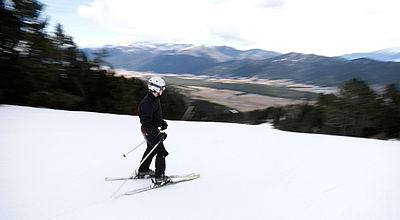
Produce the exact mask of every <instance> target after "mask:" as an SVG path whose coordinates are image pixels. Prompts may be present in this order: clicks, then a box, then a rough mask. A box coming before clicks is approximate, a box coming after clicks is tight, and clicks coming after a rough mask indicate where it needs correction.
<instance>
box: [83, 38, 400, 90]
mask: <svg viewBox="0 0 400 220" xmlns="http://www.w3.org/2000/svg"><path fill="white" fill-rule="evenodd" d="M100 49H102V50H104V51H106V52H107V54H108V56H106V57H104V60H105V61H107V62H108V63H110V64H111V65H112V66H113V67H114V68H122V69H127V70H132V71H141V72H155V73H175V74H188V73H189V74H200V75H204V74H207V75H213V76H221V77H227V76H228V77H258V78H261V79H289V80H293V81H295V82H300V83H311V84H316V85H321V86H327V85H328V86H337V85H339V84H341V83H343V82H344V81H346V80H348V79H351V78H360V79H361V80H364V81H366V82H367V83H368V84H372V85H387V84H390V83H395V84H397V85H400V76H399V75H398V72H399V71H400V62H383V61H375V60H371V59H366V58H362V59H354V60H349V59H345V58H346V57H326V56H319V55H315V54H302V53H288V54H279V53H276V52H272V51H265V50H259V49H253V50H247V51H241V50H237V49H235V48H232V47H227V46H204V45H201V46H198V45H192V44H155V43H148V42H138V43H133V44H130V45H128V46H111V45H110V46H105V47H103V48H100ZM97 50H99V48H95V49H94V48H87V49H84V51H85V52H86V53H87V54H88V55H89V57H90V54H91V53H92V52H94V51H97ZM395 51H396V50H395V49H392V50H385V51H381V52H380V54H384V53H385V54H389V53H392V54H394V52H395ZM393 56H394V55H393ZM399 58H400V55H399Z"/></svg>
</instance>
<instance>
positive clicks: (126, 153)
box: [123, 140, 146, 157]
mask: <svg viewBox="0 0 400 220" xmlns="http://www.w3.org/2000/svg"><path fill="white" fill-rule="evenodd" d="M144 142H146V140H144V141H143V142H142V143H140V144H139V145H138V146H136V147H135V148H133V149H132V150H130V151H129V152H128V153H126V154H124V155H123V156H124V157H126V155H128V154H130V153H132V152H133V151H134V150H136V149H137V148H138V147H140V145H142V144H143V143H144Z"/></svg>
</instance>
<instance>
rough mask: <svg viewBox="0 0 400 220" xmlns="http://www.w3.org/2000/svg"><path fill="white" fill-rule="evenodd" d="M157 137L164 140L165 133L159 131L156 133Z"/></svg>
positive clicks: (165, 137)
mask: <svg viewBox="0 0 400 220" xmlns="http://www.w3.org/2000/svg"><path fill="white" fill-rule="evenodd" d="M158 138H159V139H160V140H162V141H165V139H167V134H166V133H164V132H160V134H159V135H158Z"/></svg>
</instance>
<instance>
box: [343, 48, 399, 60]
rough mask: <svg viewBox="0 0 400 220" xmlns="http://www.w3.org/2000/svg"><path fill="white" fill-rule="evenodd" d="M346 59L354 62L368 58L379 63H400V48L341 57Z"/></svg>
mask: <svg viewBox="0 0 400 220" xmlns="http://www.w3.org/2000/svg"><path fill="white" fill-rule="evenodd" d="M340 57H342V58H345V59H349V60H354V59H359V58H368V59H373V60H378V61H394V62H400V46H397V47H390V48H386V49H383V50H378V51H374V52H370V53H352V54H345V55H342V56H340Z"/></svg>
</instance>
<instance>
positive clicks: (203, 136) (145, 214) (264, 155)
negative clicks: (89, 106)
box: [0, 105, 400, 220]
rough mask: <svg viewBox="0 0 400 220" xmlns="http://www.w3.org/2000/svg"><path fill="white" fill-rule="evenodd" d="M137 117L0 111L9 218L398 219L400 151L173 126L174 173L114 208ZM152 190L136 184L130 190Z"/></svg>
mask: <svg viewBox="0 0 400 220" xmlns="http://www.w3.org/2000/svg"><path fill="white" fill-rule="evenodd" d="M139 126H140V125H139V121H138V118H137V117H134V116H121V115H112V114H99V113H87V112H68V111H57V110H49V109H38V108H29V107H18V106H8V105H5V106H4V105H3V106H1V107H0V174H1V175H0V195H1V197H0V219H4V220H6V219H7V220H14V219H15V220H17V219H18V220H19V219H35V220H36V219H38V220H42V219H43V220H45V219H46V220H53V219H54V220H55V219H57V220H58V219H82V220H88V219H96V220H101V219H107V220H109V219H270V220H271V219H282V220H293V219H296V220H298V219H304V220H314V219H315V220H321V219H324V220H330V219H332V220H337V219H340V220H357V219H360V220H369V219H374V220H375V219H376V220H389V219H392V220H397V219H400V209H399V204H400V187H399V186H400V143H399V142H398V141H379V140H371V139H360V138H350V137H339V136H328V135H313V134H301V133H291V132H283V131H279V130H275V129H273V128H271V127H270V126H269V125H266V124H263V125H257V126H251V125H238V124H227V123H203V122H182V121H169V128H168V130H167V132H168V135H169V136H168V139H167V140H166V141H165V146H166V148H167V150H168V151H169V152H170V156H168V157H167V173H170V174H177V173H188V172H197V173H200V174H201V178H200V179H197V180H194V181H192V182H187V183H182V184H177V185H172V186H169V187H165V188H161V189H157V190H154V191H150V192H145V193H142V194H138V195H135V196H129V197H121V198H119V199H113V198H112V194H113V192H114V191H115V190H116V189H117V188H118V186H119V185H120V182H105V181H104V177H106V176H126V175H129V174H130V173H131V172H132V170H133V169H134V168H136V166H137V164H138V162H139V159H140V156H141V154H142V152H143V150H144V148H143V147H142V148H140V149H139V151H137V152H134V153H132V154H130V155H129V156H128V157H127V158H123V157H122V155H123V154H124V153H126V152H127V151H129V150H130V149H131V148H133V147H134V146H135V145H136V144H138V143H140V142H141V141H142V140H143V138H142V136H141V134H140V132H139ZM147 184H148V180H136V181H129V182H128V183H127V184H126V185H125V186H124V187H123V189H122V190H121V192H124V191H127V190H130V189H133V188H135V187H139V186H144V185H147Z"/></svg>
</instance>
